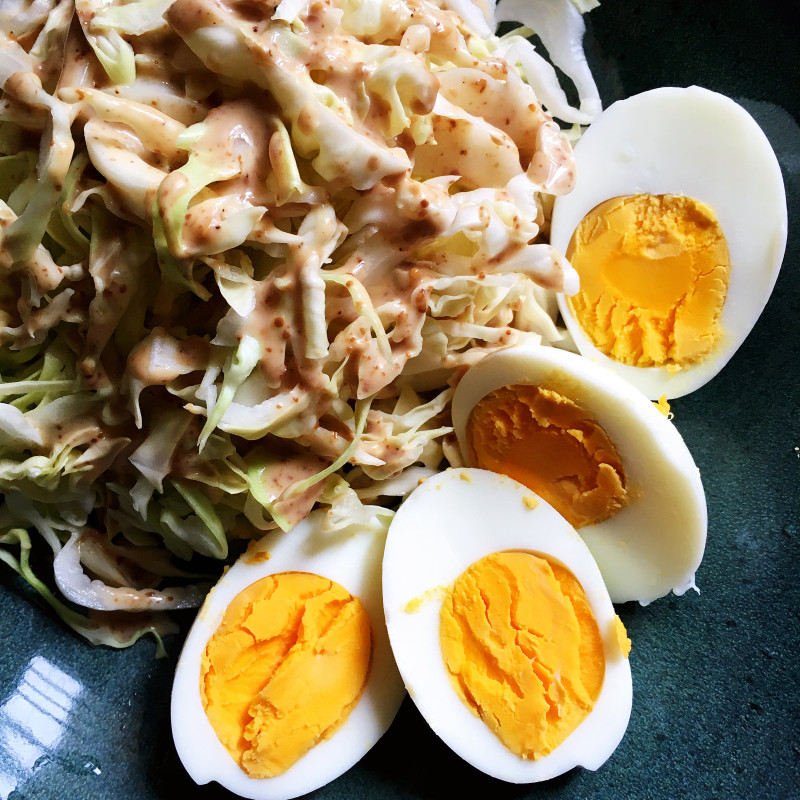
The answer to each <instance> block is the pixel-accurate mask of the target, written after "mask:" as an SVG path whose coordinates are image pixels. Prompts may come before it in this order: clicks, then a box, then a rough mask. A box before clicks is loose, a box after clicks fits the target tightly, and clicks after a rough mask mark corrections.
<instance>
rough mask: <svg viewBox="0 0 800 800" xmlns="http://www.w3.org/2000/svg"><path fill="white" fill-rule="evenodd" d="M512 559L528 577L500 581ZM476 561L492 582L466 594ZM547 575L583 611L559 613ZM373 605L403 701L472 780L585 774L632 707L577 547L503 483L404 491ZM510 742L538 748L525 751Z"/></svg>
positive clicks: (453, 482)
mask: <svg viewBox="0 0 800 800" xmlns="http://www.w3.org/2000/svg"><path fill="white" fill-rule="evenodd" d="M519 556H522V557H523V558H527V559H531V560H532V562H533V563H535V564H538V565H539V567H537V569H538V572H537V573H536V574H535V575H532V576H529V577H525V576H524V575H523V576H518V575H517V574H516V573H515V577H514V579H509V580H507V579H506V578H505V571H506V569H507V567H506V565H505V561H506V560H508V559H509V558H517V557H519ZM487 558H488V559H494V560H496V561H498V563H500V566H499V569H500V573H499V578H498V576H497V575H496V576H495V578H494V582H492V578H491V577H489V578H487V579H486V580H485V581H484V582H483V583H481V579H480V578H479V580H478V588H477V589H475V590H470V588H469V587H470V583H469V582H468V581H467V582H466V583H465V582H464V581H465V576H466V578H469V577H470V576H471V575H472V574H473V573H474V572H475V568H476V565H477V567H478V568H480V565H481V564H483V563H485V562H486V560H487ZM501 560H502V561H501ZM551 569H552V572H553V574H556V575H558V574H561V577H562V579H563V576H564V575H567V577H568V578H569V576H572V578H569V579H570V580H571V579H573V578H574V579H575V580H576V581H577V583H578V585H579V586H580V587H582V597H583V598H584V599H582V600H580V601H578V600H574V599H573V600H570V601H568V602H566V604H565V605H564V606H562V604H561V600H562V599H563V598H561V595H560V591H561V590H560V588H559V586H558V584H557V583H556V582H555V581H553V580H552V576H551ZM462 584H463V585H462ZM465 586H466V592H465V591H464V587H465ZM509 587H511V588H509ZM459 591H460V592H461V593H460V595H459V594H458V592H459ZM556 597H558V600H556ZM383 600H384V610H385V614H386V622H387V627H388V630H389V638H390V640H391V643H392V649H393V651H394V654H395V658H396V659H397V664H398V667H399V668H400V672H401V674H402V676H403V680H404V681H405V684H406V687H407V688H408V691H409V695H410V696H411V698H412V699H413V701H414V703H415V704H416V705H417V707H418V709H419V710H420V712H421V713H422V715H423V717H424V718H425V719H426V721H427V722H428V724H429V725H430V726H431V727H432V729H433V730H434V731H435V732H436V733H437V734H438V735H439V737H441V739H442V740H443V741H444V742H445V743H446V744H447V745H448V746H449V747H450V748H452V749H453V750H454V751H455V752H456V753H457V754H458V755H459V756H461V757H462V758H463V759H464V760H466V761H467V762H469V763H470V764H472V765H473V766H474V767H476V768H477V769H479V770H481V771H483V772H485V773H487V774H488V775H491V776H493V777H495V778H499V779H501V780H504V781H508V782H511V783H532V782H536V781H542V780H547V779H549V778H552V777H555V776H557V775H560V774H562V773H564V772H566V771H567V770H569V769H572V768H573V767H575V766H578V765H581V766H584V767H586V768H588V769H591V770H595V769H597V768H598V767H600V766H601V765H602V764H603V763H604V762H605V761H606V760H607V759H608V758H609V757H610V756H611V754H612V753H613V752H614V750H615V749H616V747H617V745H618V744H619V742H620V741H621V739H622V737H623V735H624V733H625V730H626V728H627V724H628V720H629V717H630V711H631V702H632V689H631V671H630V666H629V663H628V659H627V653H628V649H629V647H630V642H629V641H628V640H627V637H626V635H625V633H624V627H623V626H622V623H621V622H620V621H619V619H618V617H617V616H616V614H615V613H614V609H613V606H612V604H611V600H610V598H609V596H608V592H607V591H606V588H605V586H604V584H603V580H602V577H601V575H600V572H599V570H598V569H597V565H596V564H595V562H594V559H593V558H592V556H591V554H590V552H589V550H588V549H587V547H586V545H585V544H584V542H583V541H582V540H581V538H580V537H579V536H578V535H577V534H576V533H575V530H574V529H573V528H572V527H571V526H570V525H569V524H568V523H567V522H566V521H565V520H564V519H563V517H561V516H560V515H559V514H557V513H556V512H555V511H554V510H553V509H552V508H551V507H550V506H549V505H548V504H547V503H546V502H544V501H543V500H541V499H540V498H538V497H536V495H534V494H533V493H532V492H531V491H530V490H529V489H527V488H526V487H524V486H522V485H521V484H519V483H517V482H516V481H514V480H511V479H510V478H508V477H506V476H504V475H498V474H496V473H492V472H488V471H485V470H478V469H451V470H447V471H445V472H444V473H441V474H439V475H436V476H433V477H431V478H429V479H428V480H427V481H425V483H423V484H422V485H421V486H419V487H418V488H417V489H415V490H414V491H413V492H412V494H411V495H410V496H409V497H408V498H407V499H406V500H405V502H404V503H403V505H402V506H401V507H400V509H399V511H398V512H397V514H396V516H395V518H394V520H393V521H392V524H391V526H390V530H389V537H388V539H387V543H386V552H385V556H384V561H383ZM471 605H474V606H475V607H474V608H472V609H470V606H471ZM573 605H574V606H575V609H576V612H575V613H577V615H578V617H580V619H581V620H582V621H581V622H576V621H575V613H573V612H572V611H571V608H572V606H573ZM465 606H466V608H465ZM564 608H566V612H565V611H564ZM453 609H456V611H455V612H453ZM587 609H590V611H587ZM470 614H472V616H471V617H470V616H469V615H470ZM592 620H593V621H592ZM485 621H490V622H491V623H492V630H491V631H489V630H488V629H485V628H484V625H483V623H484V622H485ZM595 623H596V624H595ZM454 628H455V631H454V630H453V629H454ZM461 628H464V630H461ZM588 628H592V630H593V633H592V632H591V631H588ZM501 639H502V642H503V644H502V646H501V645H500V644H499V642H500V640H501ZM579 651H580V653H582V654H584V655H585V654H586V653H587V652H588V653H590V654H592V656H593V657H594V659H593V660H594V663H593V664H589V669H588V672H587V671H586V666H585V665H583V666H581V667H580V668H578V667H577V666H576V661H575V660H576V658H577V657H578V656H577V654H578V652H579ZM591 660H592V659H590V661H591ZM531 670H532V671H533V674H530V673H531ZM576 684H580V686H576ZM584 685H585V686H586V687H587V688H586V690H587V691H588V692H589V693H590V694H591V695H592V696H593V698H594V699H593V702H590V701H587V699H586V697H585V696H584ZM464 697H466V698H467V699H468V700H469V703H470V704H469V705H468V703H467V702H465V699H464ZM576 705H578V706H580V707H582V709H583V711H581V712H580V713H578V715H577V717H575V718H574V719H573V722H571V723H570V724H569V725H568V727H567V730H566V734H567V735H566V736H565V737H564V735H563V734H564V732H565V731H562V732H561V735H560V736H558V737H557V739H556V741H555V742H553V741H550V739H549V733H548V732H547V731H546V730H545V729H548V726H549V725H550V723H551V722H554V724H555V723H557V722H558V720H559V718H560V717H567V716H572V714H573V712H574V711H575V706H576ZM575 720H578V721H577V725H576V726H575ZM573 726H574V727H573ZM570 729H571V732H569V731H570ZM520 737H521V738H522V739H523V740H525V741H527V740H528V739H529V738H531V737H532V739H533V740H535V741H539V740H541V741H542V742H544V741H549V744H548V745H547V746H545V747H543V748H542V749H541V751H540V752H535V751H534V752H531V751H530V749H529V748H528V749H526V745H525V744H524V742H523V744H522V746H519V743H518V739H519V738H520ZM512 745H513V746H512ZM553 745H555V746H553Z"/></svg>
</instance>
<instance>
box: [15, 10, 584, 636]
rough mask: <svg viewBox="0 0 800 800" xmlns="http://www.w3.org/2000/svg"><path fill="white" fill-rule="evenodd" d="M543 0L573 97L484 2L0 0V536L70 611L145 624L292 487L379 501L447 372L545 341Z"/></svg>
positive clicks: (192, 590)
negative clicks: (43, 565)
mask: <svg viewBox="0 0 800 800" xmlns="http://www.w3.org/2000/svg"><path fill="white" fill-rule="evenodd" d="M542 5H543V7H545V6H546V7H547V8H546V9H545V10H546V11H547V13H546V14H545V15H544V16H543V17H542V19H543V20H544V22H543V23H542V24H543V26H544V29H546V30H550V29H553V30H555V31H556V33H554V34H553V36H552V45H549V44H548V43H547V39H546V37H545V35H544V32H543V33H542V36H543V39H545V43H546V44H548V47H550V49H551V51H552V52H551V53H550V55H551V58H553V60H556V56H557V55H558V52H559V47H561V52H562V55H564V56H565V58H562V59H561V65H562V68H563V69H565V70H566V71H567V74H573V73H570V67H569V64H570V63H574V64H576V65H577V66H576V70H575V72H574V75H575V76H577V77H576V78H575V80H576V82H579V84H580V85H579V87H578V88H579V90H580V92H579V93H580V94H581V97H582V102H581V107H580V108H573V107H571V106H570V104H569V103H568V102H567V99H566V96H565V94H564V92H563V91H562V89H561V87H560V86H559V85H558V82H557V80H556V78H555V72H554V70H553V68H552V66H550V64H549V63H548V62H547V61H545V59H543V58H542V57H541V56H540V55H539V54H538V53H537V52H536V51H535V50H534V49H533V47H532V45H531V44H530V43H529V42H528V41H527V40H526V39H525V38H524V37H523V36H522V35H520V33H519V32H516V33H511V34H509V35H507V36H504V37H500V38H498V37H497V36H495V35H493V34H492V32H491V31H492V30H493V29H494V7H493V4H491V3H489V4H484V5H481V4H473V3H472V2H471V0H459V2H452V3H449V4H448V3H445V2H436V1H434V0H310V2H309V1H308V0H300V1H298V0H282V2H279V3H276V2H263V3H250V2H247V0H131V1H130V2H124V0H35V2H34V1H31V0H6V1H5V2H3V4H2V7H0V87H2V94H0V272H1V274H2V281H0V489H1V490H2V492H3V499H2V505H0V558H2V560H3V561H4V562H6V563H7V564H8V565H9V566H10V567H11V568H12V569H13V570H15V571H16V572H17V573H19V574H20V575H21V576H22V577H23V578H24V579H25V580H26V581H27V582H28V583H29V584H30V585H31V586H32V587H33V588H34V589H35V590H36V591H37V592H38V593H39V594H40V595H41V597H42V598H43V599H44V600H45V601H46V602H47V603H48V604H49V605H50V606H51V607H52V608H53V609H54V610H55V612H56V613H57V614H58V615H59V616H60V617H61V618H62V619H64V621H65V622H67V623H68V624H69V625H71V626H72V627H73V628H74V629H75V630H76V631H77V632H78V633H79V634H81V635H83V636H84V637H86V638H87V639H89V640H90V641H92V642H94V643H103V644H107V645H111V646H115V647H117V646H125V645H127V644H130V643H132V642H133V641H135V640H136V639H137V638H139V637H140V636H141V635H143V634H144V633H151V634H153V635H155V636H156V637H159V636H160V635H161V634H163V633H169V632H172V631H173V630H174V626H173V625H172V623H171V622H170V621H169V620H166V618H165V617H164V615H163V611H164V610H166V609H173V608H185V607H194V606H196V605H198V604H199V603H200V602H201V600H202V597H203V593H204V592H205V590H206V589H207V587H208V580H209V579H210V578H209V575H208V574H205V573H206V572H207V567H205V566H203V568H202V569H200V568H199V567H198V566H197V561H198V557H205V558H206V559H213V560H216V561H219V562H224V561H225V560H226V559H228V558H230V557H231V556H232V554H233V552H234V550H235V544H236V542H237V540H242V539H244V540H246V539H250V538H254V537H258V536H260V535H261V533H262V532H265V531H268V530H271V529H274V528H276V527H280V528H283V529H289V528H291V527H292V526H293V525H295V524H297V522H298V521H300V520H301V519H303V518H304V517H305V516H306V515H307V514H308V513H309V512H310V511H311V509H312V508H314V507H319V508H323V509H327V510H328V513H327V515H326V521H327V522H326V524H327V525H328V526H329V527H330V528H331V529H336V528H341V527H345V526H347V525H350V524H354V523H358V522H361V523H363V524H366V525H370V524H372V525H375V524H384V522H385V517H386V515H387V514H390V513H391V512H390V511H389V510H386V511H383V510H382V511H381V512H380V513H379V514H378V515H377V516H376V512H375V508H374V506H372V505H369V504H373V503H378V504H379V505H381V506H382V507H390V506H391V505H392V503H396V502H397V499H398V498H402V497H403V496H404V495H406V494H407V493H408V492H409V491H411V489H413V487H414V486H415V485H416V484H417V482H418V481H419V480H421V479H423V478H424V477H426V476H428V475H430V474H432V473H433V472H434V471H435V470H438V469H440V468H441V467H442V466H445V465H446V464H447V463H457V460H458V454H457V451H456V449H455V447H454V445H453V444H452V440H451V439H450V438H448V435H449V434H450V432H451V428H450V420H449V402H450V397H451V394H452V389H453V386H454V383H455V381H457V379H458V376H459V374H460V372H462V371H463V370H464V369H465V368H467V367H468V366H469V365H470V364H472V363H474V362H475V361H476V360H478V359H480V358H481V357H483V356H484V355H485V354H486V353H488V352H491V351H492V350H495V349H497V348H500V347H505V346H508V345H511V344H514V343H517V342H521V341H532V342H536V343H541V344H545V345H553V344H558V343H560V342H561V341H562V339H563V332H562V331H561V330H560V329H559V328H558V327H557V326H556V325H555V323H554V320H555V310H554V302H553V300H554V292H558V291H567V292H572V291H574V290H575V289H576V288H577V285H576V276H575V274H574V272H573V271H572V268H571V267H570V266H569V265H568V264H567V263H566V262H565V261H564V259H563V258H562V257H561V256H560V255H559V254H558V253H556V252H555V251H554V250H553V249H552V248H551V247H550V246H549V244H548V243H547V219H548V209H549V208H550V205H551V202H552V198H553V196H554V195H557V194H561V193H564V192H566V191H569V189H570V187H571V185H572V182H573V180H574V169H573V162H572V155H571V149H570V145H569V142H568V139H567V136H566V135H565V133H564V132H562V130H561V128H560V126H559V125H558V124H557V123H556V122H555V121H554V119H553V116H551V114H552V115H557V116H558V117H559V118H560V119H561V120H562V122H565V123H573V124H585V123H587V122H589V121H590V119H591V117H592V114H593V113H596V111H597V110H598V108H599V106H598V105H597V104H595V102H594V100H593V97H594V96H593V91H594V92H595V94H596V90H594V89H593V84H589V83H587V80H586V76H585V74H584V71H582V70H583V67H582V63H581V60H580V58H577V59H575V58H574V56H575V42H576V41H577V43H578V48H579V47H580V36H581V35H582V30H583V28H582V22H581V21H580V14H579V13H577V12H576V10H575V9H576V8H577V7H579V6H576V7H572V6H571V5H570V4H569V3H568V2H564V3H560V2H556V3H553V2H547V3H543V4H542ZM502 8H503V6H502V5H501V6H500V8H499V9H498V11H500V10H502ZM569 8H571V9H572V10H569ZM559 9H560V10H559ZM553 13H558V14H562V17H563V18H559V19H562V22H563V20H567V24H568V25H570V26H571V27H570V28H569V30H570V31H571V33H570V35H569V36H566V37H565V35H564V30H563V25H561V23H553V21H552V15H553ZM548 20H549V21H548ZM570 20H571V21H570ZM576 20H577V21H576ZM525 21H526V22H528V24H530V22H529V21H527V20H525ZM559 25H561V27H559ZM544 29H543V30H544ZM559 42H562V43H565V44H563V46H561V45H560V44H559ZM570 54H571V56H572V57H573V58H572V62H570V60H569V59H570ZM564 65H566V66H564ZM532 87H536V91H534V88H532ZM537 95H540V96H541V99H540V97H539V96H537ZM542 103H544V104H545V105H544V106H543V105H542ZM548 112H550V113H548ZM32 547H36V548H41V549H43V550H45V551H47V550H48V549H49V551H51V552H52V560H53V564H54V566H53V575H52V578H53V579H52V581H50V580H49V579H47V580H43V579H40V578H39V577H37V576H36V575H35V574H34V573H33V570H32V569H31V567H30V562H29V554H30V552H31V548H32ZM201 561H202V559H201ZM203 563H204V564H205V563H207V562H203ZM198 570H200V571H199V572H198ZM212 577H213V576H212ZM164 585H166V587H167V588H159V587H163V586H164ZM159 646H160V640H159Z"/></svg>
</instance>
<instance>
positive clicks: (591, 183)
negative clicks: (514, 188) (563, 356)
mask: <svg viewBox="0 0 800 800" xmlns="http://www.w3.org/2000/svg"><path fill="white" fill-rule="evenodd" d="M575 159H576V166H577V175H578V178H577V183H576V186H575V188H574V189H573V191H572V192H571V193H570V194H569V195H565V196H563V197H559V198H557V199H556V202H555V205H554V209H553V217H552V230H551V243H552V244H553V246H554V247H555V248H556V249H558V250H560V251H561V252H563V253H565V254H567V257H568V258H569V259H570V260H571V262H572V264H573V266H575V268H576V270H577V271H578V274H579V275H580V278H581V290H580V292H579V293H578V294H577V295H575V296H574V297H573V298H567V297H565V296H563V295H562V296H560V297H559V306H560V309H561V313H562V315H563V317H564V320H565V322H566V325H567V328H568V329H569V332H570V334H571V335H572V337H573V339H574V341H575V344H576V346H577V348H578V350H579V351H580V352H581V353H582V354H583V355H584V356H587V357H589V358H591V359H593V360H595V361H597V362H598V363H600V364H602V365H603V366H605V367H608V368H609V369H611V370H613V371H614V372H616V373H617V374H618V375H621V376H622V377H624V378H625V379H627V380H628V381H630V382H631V383H633V384H634V385H636V386H637V387H639V389H641V390H642V391H643V392H644V393H645V394H646V395H647V396H648V397H650V398H651V399H653V400H656V399H658V398H659V397H661V396H662V395H666V396H667V397H668V398H675V397H680V396H682V395H685V394H688V393H689V392H692V391H694V390H695V389H698V388H699V387H701V386H703V385H704V384H705V383H706V382H707V381H709V380H710V379H711V378H713V377H714V375H716V374H717V373H718V372H719V371H720V370H721V369H722V368H723V367H724V366H725V364H726V363H727V362H728V361H729V359H730V358H731V357H732V356H733V354H734V353H735V352H736V350H737V349H738V347H739V346H740V345H741V343H742V342H743V341H744V339H745V337H746V336H747V334H748V333H749V332H750V330H751V329H752V327H753V325H754V324H755V322H756V320H757V319H758V317H759V315H760V314H761V312H762V311H763V309H764V306H765V305H766V303H767V300H768V299H769V296H770V294H771V292H772V289H773V286H774V284H775V281H776V279H777V276H778V271H779V269H780V265H781V262H782V259H783V254H784V250H785V247H786V235H787V212H786V196H785V191H784V186H783V180H782V177H781V171H780V166H779V164H778V161H777V159H776V157H775V154H774V152H773V150H772V148H771V146H770V144H769V142H768V140H767V137H766V136H765V135H764V133H763V131H762V130H761V128H760V127H759V126H758V124H757V123H756V122H755V120H754V119H753V118H752V117H751V116H750V114H748V113H747V112H746V111H745V110H744V109H743V108H742V107H741V106H739V105H738V104H737V103H735V102H734V101H733V100H731V99H729V98H727V97H725V96H723V95H721V94H717V93H715V92H711V91H708V90H707V89H702V88H699V87H697V86H692V87H689V88H674V87H668V88H660V89H654V90H652V91H648V92H644V93H642V94H638V95H635V96H633V97H630V98H628V99H626V100H621V101H619V102H617V103H614V104H613V105H611V106H610V107H609V108H608V109H607V110H606V111H605V112H603V114H602V115H601V116H600V117H599V118H598V119H597V120H596V121H595V122H594V123H593V124H592V125H591V126H590V127H589V129H588V130H587V131H586V133H585V134H584V136H583V137H582V138H581V139H580V140H579V142H578V143H577V145H576V147H575ZM601 204H602V205H601ZM584 219H585V222H584V223H583V225H582V221H583V220H584ZM720 233H721V235H720ZM726 251H727V253H726ZM726 259H727V261H726Z"/></svg>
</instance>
